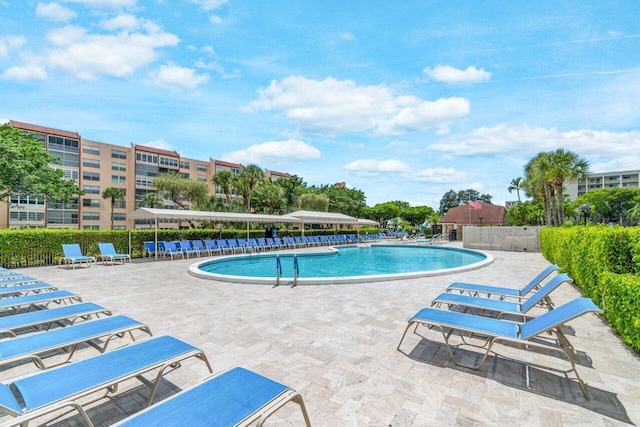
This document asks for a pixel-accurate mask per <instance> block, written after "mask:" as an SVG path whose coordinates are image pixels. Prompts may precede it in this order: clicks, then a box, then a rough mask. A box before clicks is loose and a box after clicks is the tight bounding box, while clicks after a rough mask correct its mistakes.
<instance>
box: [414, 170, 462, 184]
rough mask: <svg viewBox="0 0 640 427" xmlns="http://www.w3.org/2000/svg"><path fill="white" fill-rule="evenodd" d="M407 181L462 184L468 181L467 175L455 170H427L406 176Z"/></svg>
mask: <svg viewBox="0 0 640 427" xmlns="http://www.w3.org/2000/svg"><path fill="white" fill-rule="evenodd" d="M404 178H405V179H406V180H407V181H418V182H433V183H447V184H448V183H460V182H464V181H465V180H466V179H467V173H466V172H463V171H459V170H457V169H455V168H443V167H437V168H426V169H421V170H417V171H412V172H408V173H406V174H404Z"/></svg>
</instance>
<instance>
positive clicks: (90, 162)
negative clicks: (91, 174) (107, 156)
mask: <svg viewBox="0 0 640 427" xmlns="http://www.w3.org/2000/svg"><path fill="white" fill-rule="evenodd" d="M82 166H84V167H87V168H99V167H100V160H95V159H82Z"/></svg>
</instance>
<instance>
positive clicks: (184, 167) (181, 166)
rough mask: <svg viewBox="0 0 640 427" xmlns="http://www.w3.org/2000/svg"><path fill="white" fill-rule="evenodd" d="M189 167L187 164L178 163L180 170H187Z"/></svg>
mask: <svg viewBox="0 0 640 427" xmlns="http://www.w3.org/2000/svg"><path fill="white" fill-rule="evenodd" d="M190 167H191V165H189V162H182V161H181V162H180V169H189V168H190Z"/></svg>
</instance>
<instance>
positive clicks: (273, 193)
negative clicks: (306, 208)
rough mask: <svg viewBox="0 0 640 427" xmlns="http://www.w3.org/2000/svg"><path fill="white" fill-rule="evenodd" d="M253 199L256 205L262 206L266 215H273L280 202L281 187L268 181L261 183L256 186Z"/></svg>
mask: <svg viewBox="0 0 640 427" xmlns="http://www.w3.org/2000/svg"><path fill="white" fill-rule="evenodd" d="M252 197H253V199H254V200H255V202H256V204H260V205H263V206H264V207H265V209H264V210H265V211H266V213H268V214H273V212H274V211H275V210H276V208H277V206H278V205H279V204H280V203H281V202H282V187H280V186H279V185H278V184H275V183H273V182H270V181H263V182H261V183H260V184H258V185H256V188H255V189H254V194H253V196H252Z"/></svg>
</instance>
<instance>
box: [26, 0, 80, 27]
mask: <svg viewBox="0 0 640 427" xmlns="http://www.w3.org/2000/svg"><path fill="white" fill-rule="evenodd" d="M36 15H37V16H39V17H42V18H46V19H49V20H51V21H55V22H67V21H70V20H72V19H73V18H75V17H76V16H77V14H76V13H75V12H74V11H73V10H71V9H69V8H67V7H64V6H61V5H60V4H58V3H38V6H37V7H36Z"/></svg>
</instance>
